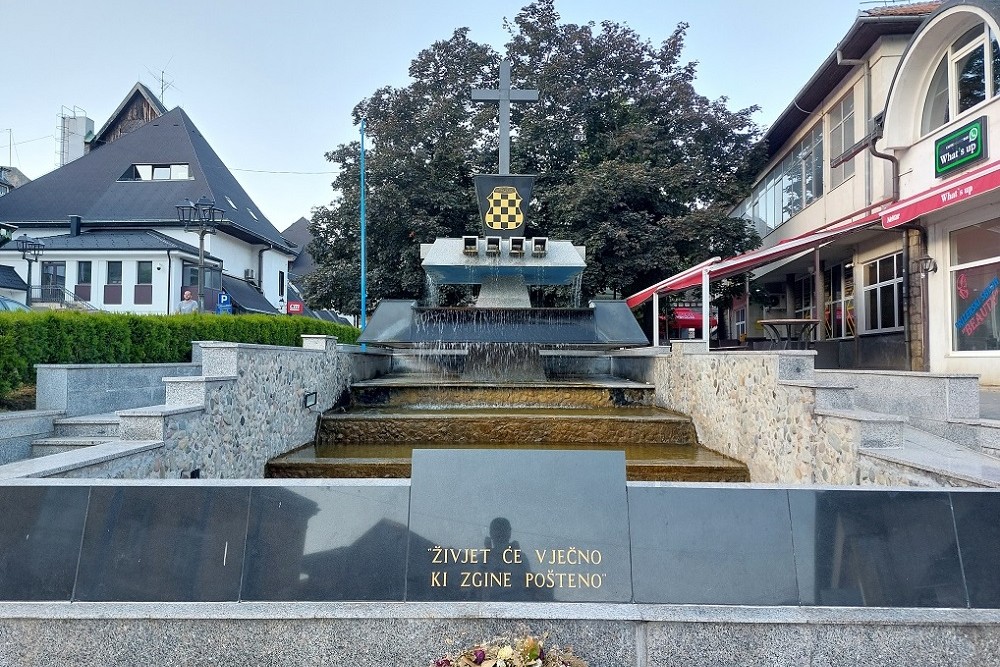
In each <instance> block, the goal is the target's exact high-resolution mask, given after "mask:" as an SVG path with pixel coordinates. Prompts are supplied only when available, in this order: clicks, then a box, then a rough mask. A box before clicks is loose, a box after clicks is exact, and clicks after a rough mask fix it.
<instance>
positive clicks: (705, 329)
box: [701, 266, 711, 352]
mask: <svg viewBox="0 0 1000 667" xmlns="http://www.w3.org/2000/svg"><path fill="white" fill-rule="evenodd" d="M708 271H709V269H708V267H707V266H706V267H705V268H703V269H702V270H701V339H702V340H703V341H705V351H706V352H708V349H709V347H710V345H711V343H710V342H709V338H710V337H711V332H710V331H709V325H710V322H709V320H710V317H709V307H710V304H709V303H708V300H709V298H710V296H709V293H708V284H709V276H708Z"/></svg>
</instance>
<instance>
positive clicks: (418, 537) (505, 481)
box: [406, 450, 632, 602]
mask: <svg viewBox="0 0 1000 667" xmlns="http://www.w3.org/2000/svg"><path fill="white" fill-rule="evenodd" d="M412 480H413V481H412V484H411V492H410V531H411V535H410V542H409V553H408V556H407V563H408V570H407V594H406V598H407V600H418V601H456V600H459V601H460V600H503V601H559V602H628V601H630V600H631V597H632V586H631V567H630V562H629V537H628V509H627V500H626V493H625V455H624V453H623V452H620V451H607V452H595V451H537V450H521V451H509V450H414V452H413V474H412Z"/></svg>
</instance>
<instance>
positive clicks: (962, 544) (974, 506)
mask: <svg viewBox="0 0 1000 667" xmlns="http://www.w3.org/2000/svg"><path fill="white" fill-rule="evenodd" d="M950 495H951V501H952V507H953V508H954V511H955V526H956V533H957V534H958V545H959V549H960V551H961V553H962V566H963V568H964V570H965V582H966V586H967V587H968V590H969V605H970V606H972V607H976V608H986V609H1000V494H997V493H979V492H964V493H963V492H953V493H951V494H950Z"/></svg>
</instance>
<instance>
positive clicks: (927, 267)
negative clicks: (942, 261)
mask: <svg viewBox="0 0 1000 667" xmlns="http://www.w3.org/2000/svg"><path fill="white" fill-rule="evenodd" d="M914 261H915V262H916V263H917V266H918V267H919V269H918V270H919V272H920V273H922V274H924V275H927V274H928V273H937V270H938V265H937V261H936V260H935V259H934V258H933V257H931V256H929V255H924V256H923V257H917V258H916V259H915V260H914Z"/></svg>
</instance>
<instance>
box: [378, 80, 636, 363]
mask: <svg viewBox="0 0 1000 667" xmlns="http://www.w3.org/2000/svg"><path fill="white" fill-rule="evenodd" d="M537 95H538V94H537V91H526V90H512V89H511V87H510V64H509V63H502V64H501V67H500V88H499V90H473V91H472V98H473V99H474V100H479V101H490V100H495V101H499V102H500V169H499V173H498V174H485V175H479V176H477V177H476V178H475V184H476V196H477V200H478V203H479V217H480V220H481V221H482V225H483V227H482V233H481V234H480V235H479V236H465V237H462V238H460V239H448V238H444V239H436V240H435V241H434V243H431V244H423V245H421V257H422V264H421V266H422V267H423V269H424V272H425V273H426V274H427V277H428V281H429V282H428V285H429V287H430V289H429V291H430V292H431V296H430V298H429V302H430V303H431V304H432V305H428V306H420V305H418V303H417V302H416V301H412V300H387V301H383V302H382V303H380V304H379V306H378V308H377V309H376V310H375V313H374V314H373V315H372V318H371V321H370V322H369V323H368V325H367V327H366V328H365V330H364V332H363V333H362V335H361V338H360V339H359V342H361V343H366V344H374V345H381V346H384V347H391V348H416V349H419V350H427V349H431V350H433V351H435V352H436V353H438V354H436V355H434V356H433V357H432V358H436V359H438V360H441V359H442V357H441V356H440V354H439V353H440V352H444V351H450V352H452V353H453V355H455V356H458V357H464V363H459V364H458V365H459V366H461V367H462V377H463V378H464V379H466V380H476V381H480V380H489V379H496V378H498V377H500V378H505V379H508V380H511V379H515V380H521V381H538V380H544V379H545V377H546V373H545V369H544V365H543V363H542V360H541V351H542V350H543V349H552V348H556V349H565V348H576V349H581V348H582V349H591V350H609V349H618V348H625V347H642V346H645V345H648V344H649V341H648V340H647V339H646V336H645V334H644V333H643V332H642V329H641V328H640V327H639V324H638V322H637V321H636V320H635V318H634V317H633V315H632V312H631V310H630V309H629V308H628V306H627V305H626V304H625V302H624V301H593V302H591V303H590V305H589V306H588V307H586V308H579V307H576V308H536V307H532V304H531V298H530V294H529V289H528V288H529V287H534V286H552V285H566V286H576V287H577V289H578V288H579V284H580V277H581V275H582V273H583V270H584V269H585V268H586V251H585V249H584V248H583V247H581V246H575V245H573V243H572V242H570V241H561V240H553V239H549V238H547V237H531V238H528V237H526V236H525V230H526V229H527V223H528V220H529V215H530V208H529V206H528V204H529V202H530V201H531V193H532V187H533V185H534V178H535V177H534V176H530V175H522V174H511V173H510V102H511V101H529V100H534V99H537ZM440 285H476V286H478V287H479V294H478V297H477V299H476V304H475V306H474V307H471V308H447V307H439V306H437V305H433V304H435V303H436V294H434V293H433V292H434V290H435V289H436V286H440ZM425 357H426V355H425ZM449 365H450V366H451V367H454V366H455V365H456V364H455V360H454V359H452V360H451V362H450V364H449ZM441 367H445V364H444V363H443V362H442V363H440V364H439V368H441Z"/></svg>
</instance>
